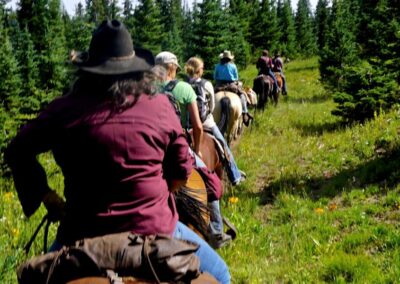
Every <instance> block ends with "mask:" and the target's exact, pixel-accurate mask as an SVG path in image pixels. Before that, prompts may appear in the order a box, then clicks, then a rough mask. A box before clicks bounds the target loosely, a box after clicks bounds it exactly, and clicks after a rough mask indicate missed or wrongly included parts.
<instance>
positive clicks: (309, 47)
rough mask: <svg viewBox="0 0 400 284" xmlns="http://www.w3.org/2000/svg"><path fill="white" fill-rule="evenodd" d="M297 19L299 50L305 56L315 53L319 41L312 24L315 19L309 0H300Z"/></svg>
mask: <svg viewBox="0 0 400 284" xmlns="http://www.w3.org/2000/svg"><path fill="white" fill-rule="evenodd" d="M295 20H296V41H297V49H298V52H299V53H300V54H301V55H304V56H311V55H313V54H315V53H316V50H317V43H316V38H315V35H314V29H313V25H312V24H313V19H312V13H311V8H310V2H309V0H299V2H298V3H297V12H296V18H295Z"/></svg>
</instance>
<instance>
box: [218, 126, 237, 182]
mask: <svg viewBox="0 0 400 284" xmlns="http://www.w3.org/2000/svg"><path fill="white" fill-rule="evenodd" d="M211 131H212V133H213V135H214V136H215V138H217V140H218V141H220V142H221V143H222V144H223V145H224V148H225V149H226V151H227V153H228V161H226V163H225V170H226V172H227V174H228V178H229V181H230V182H231V183H235V182H238V181H239V180H240V178H241V177H242V174H241V173H240V171H239V168H238V166H237V165H236V162H235V159H234V158H233V154H232V151H231V149H230V148H229V146H228V143H226V140H225V138H224V136H223V135H222V133H221V131H220V130H219V128H218V126H217V125H214V126H213V127H212V128H211Z"/></svg>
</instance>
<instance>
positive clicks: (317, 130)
mask: <svg viewBox="0 0 400 284" xmlns="http://www.w3.org/2000/svg"><path fill="white" fill-rule="evenodd" d="M293 126H294V127H295V128H297V129H298V130H300V131H301V136H320V135H322V134H324V132H328V133H329V132H335V131H337V130H342V129H344V128H345V127H346V124H344V123H343V122H341V121H334V122H324V123H293Z"/></svg>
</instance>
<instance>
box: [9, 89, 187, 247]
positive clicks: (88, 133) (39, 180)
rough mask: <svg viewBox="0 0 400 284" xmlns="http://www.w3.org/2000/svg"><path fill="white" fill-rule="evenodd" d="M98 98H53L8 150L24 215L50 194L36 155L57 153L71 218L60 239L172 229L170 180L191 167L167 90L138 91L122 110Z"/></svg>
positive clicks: (169, 231)
mask: <svg viewBox="0 0 400 284" xmlns="http://www.w3.org/2000/svg"><path fill="white" fill-rule="evenodd" d="M111 110H112V106H111V104H110V103H107V102H104V101H101V100H99V99H97V98H95V97H72V96H65V97H61V98H59V99H56V100H55V101H53V102H52V103H51V104H50V105H49V107H48V108H47V109H46V110H45V111H43V112H42V113H41V114H40V115H39V116H38V118H37V119H35V120H33V121H32V122H30V123H28V124H27V125H26V126H25V127H23V128H22V129H21V131H20V132H19V133H18V135H17V136H16V137H15V139H14V140H13V141H12V142H11V144H10V145H9V147H8V149H7V151H6V160H7V162H8V164H9V165H10V167H11V169H12V173H13V176H14V181H15V186H16V189H17V192H18V196H19V198H20V201H21V204H22V207H23V210H24V212H25V214H26V215H27V216H30V215H31V214H33V213H34V212H35V211H36V209H37V208H38V207H39V206H40V203H41V200H42V198H43V196H44V195H45V194H46V193H47V192H48V190H49V186H48V184H47V179H46V174H45V172H44V170H43V168H42V166H41V165H40V164H39V163H38V161H37V159H36V155H37V154H39V153H43V152H46V151H49V150H52V151H53V154H54V157H55V160H56V162H57V164H58V165H59V166H60V167H61V170H62V172H63V174H64V195H65V198H66V210H67V212H66V218H65V219H64V220H62V222H61V224H60V227H59V230H58V235H57V240H58V241H59V242H60V243H62V244H65V243H70V242H72V241H74V240H77V239H80V238H83V237H91V236H98V235H103V234H107V233H113V232H121V231H133V232H136V233H139V234H154V233H164V234H172V233H173V231H174V229H175V226H176V223H177V220H178V215H177V211H176V208H175V202H174V199H173V195H172V194H171V193H170V192H169V190H168V185H167V180H170V179H186V178H187V177H188V176H189V175H190V172H191V170H192V166H191V158H190V156H189V154H188V144H187V142H186V140H185V137H184V135H183V132H182V127H181V124H180V122H179V120H178V118H177V116H176V114H175V111H174V109H173V108H172V106H171V104H170V102H169V101H168V98H167V97H166V96H165V95H157V96H155V97H153V98H150V97H148V96H146V95H142V96H140V98H139V100H138V101H137V103H136V104H135V105H134V106H133V107H131V108H129V109H127V110H125V111H123V112H114V113H113V112H111Z"/></svg>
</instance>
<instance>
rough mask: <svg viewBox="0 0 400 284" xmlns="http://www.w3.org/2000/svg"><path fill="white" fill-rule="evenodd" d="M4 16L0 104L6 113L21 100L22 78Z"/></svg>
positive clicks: (1, 23) (0, 18)
mask: <svg viewBox="0 0 400 284" xmlns="http://www.w3.org/2000/svg"><path fill="white" fill-rule="evenodd" d="M0 7H1V5H0ZM3 7H4V6H3ZM1 8H2V7H1ZM1 10H2V9H1ZM3 11H4V10H3ZM3 16H4V15H3V14H2V15H0V37H1V39H2V40H1V41H0V78H1V80H0V104H1V107H2V109H3V110H4V111H7V112H10V111H11V110H12V109H13V108H14V107H16V104H17V101H18V99H19V94H20V92H21V78H20V75H19V68H18V63H17V60H16V59H15V57H14V51H13V46H12V45H11V41H10V37H9V35H8V31H7V29H6V27H5V26H4V20H3V19H4V18H3Z"/></svg>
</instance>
